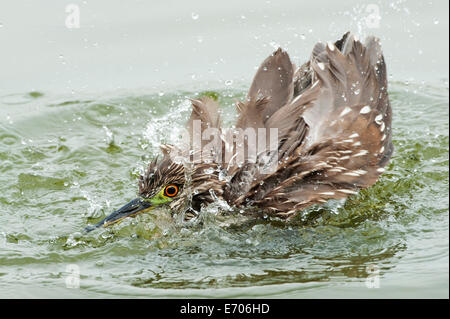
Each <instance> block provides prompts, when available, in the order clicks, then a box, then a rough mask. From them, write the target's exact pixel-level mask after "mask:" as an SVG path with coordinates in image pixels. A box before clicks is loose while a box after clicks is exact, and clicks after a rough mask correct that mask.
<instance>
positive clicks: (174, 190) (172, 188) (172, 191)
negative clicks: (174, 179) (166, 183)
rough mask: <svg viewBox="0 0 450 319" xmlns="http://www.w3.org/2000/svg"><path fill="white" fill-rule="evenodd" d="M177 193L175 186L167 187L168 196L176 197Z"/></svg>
mask: <svg viewBox="0 0 450 319" xmlns="http://www.w3.org/2000/svg"><path fill="white" fill-rule="evenodd" d="M176 191H177V190H176V189H175V187H173V186H170V187H167V189H166V192H167V195H170V196H172V195H175V192H176Z"/></svg>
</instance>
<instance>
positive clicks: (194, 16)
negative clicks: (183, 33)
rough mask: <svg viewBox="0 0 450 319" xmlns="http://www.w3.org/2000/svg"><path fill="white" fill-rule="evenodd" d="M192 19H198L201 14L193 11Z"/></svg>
mask: <svg viewBox="0 0 450 319" xmlns="http://www.w3.org/2000/svg"><path fill="white" fill-rule="evenodd" d="M191 17H192V20H197V19H198V18H199V17H200V16H199V15H198V13H196V12H192V14H191Z"/></svg>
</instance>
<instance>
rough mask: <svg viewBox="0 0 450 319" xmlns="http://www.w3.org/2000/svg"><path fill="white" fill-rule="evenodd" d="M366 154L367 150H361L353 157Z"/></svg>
mask: <svg viewBox="0 0 450 319" xmlns="http://www.w3.org/2000/svg"><path fill="white" fill-rule="evenodd" d="M367 153H369V151H368V150H361V151H360V152H359V153H356V154H355V155H353V156H354V157H358V156H363V155H366V154H367Z"/></svg>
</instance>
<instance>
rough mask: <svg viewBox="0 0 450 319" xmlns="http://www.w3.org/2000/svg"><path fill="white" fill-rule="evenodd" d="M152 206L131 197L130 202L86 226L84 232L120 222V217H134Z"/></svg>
mask: <svg viewBox="0 0 450 319" xmlns="http://www.w3.org/2000/svg"><path fill="white" fill-rule="evenodd" d="M152 208H153V206H152V204H151V203H148V202H145V201H143V200H142V199H140V198H136V199H133V200H132V201H131V202H129V203H128V204H126V205H125V206H123V207H121V208H119V209H118V210H116V211H115V212H113V213H111V215H109V216H108V217H106V218H104V219H103V220H102V221H100V222H99V223H98V224H95V225H93V226H88V227H86V228H85V229H84V230H85V231H86V232H90V231H92V230H94V229H96V228H99V227H101V226H103V227H108V226H111V225H113V224H116V223H118V222H120V221H121V220H122V219H124V218H126V217H134V216H136V215H137V214H139V213H144V212H146V211H149V210H150V209H152Z"/></svg>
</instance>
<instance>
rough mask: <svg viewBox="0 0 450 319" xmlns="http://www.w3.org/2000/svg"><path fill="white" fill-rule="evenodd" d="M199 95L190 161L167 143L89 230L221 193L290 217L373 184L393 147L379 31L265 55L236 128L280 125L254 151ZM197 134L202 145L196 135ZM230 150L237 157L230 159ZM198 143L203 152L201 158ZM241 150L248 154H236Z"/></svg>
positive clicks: (233, 203) (237, 203)
mask: <svg viewBox="0 0 450 319" xmlns="http://www.w3.org/2000/svg"><path fill="white" fill-rule="evenodd" d="M191 101H192V113H191V116H190V119H189V120H188V123H187V130H188V131H189V133H190V137H191V138H192V139H191V140H190V144H189V148H188V151H187V152H186V151H181V153H182V154H184V155H185V157H187V158H188V159H189V160H187V161H176V160H174V159H173V156H171V152H172V151H174V150H177V147H175V146H172V145H165V146H163V147H162V152H163V154H164V155H163V157H161V158H160V159H155V160H153V161H152V162H151V163H150V165H149V166H148V169H147V170H146V172H145V173H144V174H143V175H142V176H141V177H140V180H139V197H138V198H137V199H134V200H132V201H131V202H130V203H128V204H127V205H125V206H123V207H122V208H120V209H119V210H117V211H115V212H113V213H112V214H111V215H109V216H108V217H106V218H105V219H103V220H102V221H100V222H99V223H98V224H96V225H94V226H89V227H87V228H86V230H87V231H90V230H93V229H95V228H97V227H100V226H105V227H106V226H109V225H112V224H115V223H117V222H119V221H121V220H122V219H124V218H126V217H131V216H136V215H137V214H140V213H143V212H146V211H148V210H151V209H153V208H155V207H158V206H161V205H167V206H169V207H170V209H171V211H173V212H175V213H177V215H178V216H182V218H183V220H190V219H192V218H196V217H197V216H198V212H199V211H200V210H201V208H202V207H203V206H207V205H208V204H211V203H213V202H214V201H217V200H224V201H226V202H227V203H228V205H229V206H230V207H235V208H237V209H240V210H241V209H243V208H244V207H248V208H250V207H252V208H255V209H248V211H249V214H256V215H258V214H259V215H260V216H263V215H269V216H277V217H281V218H285V219H287V218H290V217H292V216H294V215H295V214H296V213H297V212H298V211H300V210H302V209H304V208H306V207H308V206H310V205H313V204H320V203H325V202H326V201H327V200H329V199H341V198H346V197H348V196H349V195H351V194H356V193H357V191H358V190H360V189H362V188H366V187H369V186H371V185H372V184H374V183H375V182H376V181H377V179H378V177H379V176H380V175H381V174H382V173H383V171H384V166H385V165H386V164H387V163H388V161H389V159H390V157H391V155H392V152H393V145H392V141H391V117H392V115H391V106H390V103H389V97H388V92H387V74H386V66H385V62H384V58H383V54H382V51H381V47H380V44H379V40H378V39H376V38H374V37H368V38H367V39H366V41H365V43H364V44H363V43H361V42H360V41H358V40H356V39H355V37H353V36H352V35H351V34H349V33H346V34H345V35H344V36H343V37H342V38H341V39H340V40H338V41H336V42H335V43H331V42H329V43H327V44H323V43H318V44H316V45H315V46H314V49H313V52H312V55H311V57H310V59H309V61H307V62H306V63H305V64H303V65H302V66H301V67H299V68H296V67H295V65H293V64H292V62H291V60H290V58H289V56H288V54H287V53H286V52H285V51H283V50H281V49H278V50H276V51H275V52H274V53H273V54H272V55H270V56H269V57H268V58H267V59H266V60H265V61H264V62H263V63H262V65H261V66H260V67H259V69H258V71H257V73H256V75H255V77H254V79H253V82H252V84H251V86H250V90H249V92H248V95H247V99H246V100H245V101H243V102H237V104H236V106H237V110H238V113H239V116H238V119H237V122H236V125H235V129H241V131H240V132H242V130H247V129H253V130H254V131H255V132H257V134H262V133H261V132H263V131H264V130H261V129H266V130H267V129H276V132H277V134H278V135H277V140H276V142H277V143H276V147H275V148H274V149H273V148H271V149H269V146H267V147H266V149H263V150H262V151H261V150H260V149H258V152H257V154H256V156H250V152H249V151H248V150H249V148H250V147H251V146H254V144H255V141H254V140H251V139H249V138H247V139H245V140H244V143H241V145H240V146H242V144H244V146H243V147H241V148H239V147H237V146H236V145H238V144H239V143H236V141H234V140H231V141H230V140H227V139H226V138H224V136H225V135H226V134H225V133H224V132H225V129H224V128H222V127H221V125H220V117H219V112H218V104H217V102H216V101H215V100H214V99H212V98H209V97H202V98H200V99H196V100H191ZM196 123H200V125H199V131H197V132H196V131H195V130H194V127H195V124H196ZM208 129H216V131H219V132H220V138H219V143H217V141H216V142H215V143H212V140H213V138H212V137H209V138H206V139H205V138H204V137H205V134H204V133H205V132H206V131H207V130H208ZM264 132H265V131H264ZM264 134H265V133H264ZM196 137H197V138H200V139H201V142H200V144H199V143H197V144H195V142H192V141H193V140H194V139H195V138H196ZM207 137H208V136H207ZM257 137H258V138H259V137H261V136H257ZM262 139H263V140H265V141H268V140H269V138H268V137H266V136H265V135H264V137H263V138H262ZM233 141H234V142H233ZM233 145H234V146H235V147H233ZM266 145H269V143H268V142H267V143H266ZM270 145H272V144H270ZM230 149H231V150H232V151H231V152H232V156H229V157H227V158H226V159H224V157H225V156H223V153H224V152H226V151H229V150H230ZM199 151H201V152H202V156H201V157H200V159H199V158H197V159H193V157H195V156H194V155H195V154H197V153H198V152H199ZM218 153H219V154H222V155H221V156H210V155H211V154H213V155H217V154H218ZM193 154H194V155H193ZM205 154H207V155H206V156H205ZM238 155H239V156H240V158H243V159H244V160H243V162H240V163H237V161H236V158H238V157H239V156H238ZM268 158H269V159H273V158H276V163H275V164H276V165H275V167H274V168H272V170H270V171H269V172H268V171H266V170H263V169H261V168H262V167H264V165H266V164H267V159H268ZM245 211H246V210H244V214H245ZM255 212H256V213H255ZM180 214H181V215H180Z"/></svg>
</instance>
